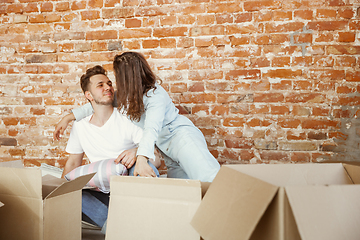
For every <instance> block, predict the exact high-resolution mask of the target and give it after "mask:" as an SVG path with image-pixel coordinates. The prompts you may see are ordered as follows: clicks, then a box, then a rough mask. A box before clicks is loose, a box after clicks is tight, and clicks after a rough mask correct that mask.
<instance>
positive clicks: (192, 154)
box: [54, 52, 220, 182]
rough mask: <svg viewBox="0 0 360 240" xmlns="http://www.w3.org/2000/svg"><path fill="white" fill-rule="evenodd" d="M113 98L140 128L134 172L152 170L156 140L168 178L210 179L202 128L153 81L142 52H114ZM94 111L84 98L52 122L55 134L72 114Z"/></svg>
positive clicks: (212, 171)
mask: <svg viewBox="0 0 360 240" xmlns="http://www.w3.org/2000/svg"><path fill="white" fill-rule="evenodd" d="M113 67H114V73H115V78H116V86H117V93H116V100H115V101H116V102H115V104H116V105H117V107H118V109H119V110H120V111H122V112H123V113H124V114H126V115H127V116H128V117H129V119H130V120H132V121H133V122H134V123H135V124H137V125H138V126H140V127H142V128H143V129H144V132H143V137H142V139H141V141H140V143H139V146H138V149H137V153H136V163H135V164H136V165H135V171H134V175H135V176H136V175H140V176H150V175H151V171H152V169H151V167H150V166H149V165H148V163H147V162H148V159H149V158H152V159H154V145H155V144H156V146H157V148H158V149H159V150H160V152H161V153H162V155H163V157H164V161H165V164H166V166H167V169H168V171H167V175H168V177H171V178H190V179H198V180H201V181H205V182H211V181H212V180H213V179H214V177H215V176H216V174H217V172H218V171H219V169H220V165H219V163H218V161H217V160H216V159H215V158H214V157H213V156H212V154H211V153H210V152H209V150H208V148H207V145H206V141H205V138H204V136H203V134H202V133H201V131H200V130H199V129H198V128H196V127H195V126H194V124H193V123H192V122H191V121H190V120H189V119H188V118H186V117H185V116H182V115H179V113H178V112H179V111H178V109H177V108H176V107H175V105H174V104H173V102H172V100H171V98H170V97H169V95H168V94H167V92H166V91H165V90H164V89H163V88H162V87H161V86H160V85H159V84H158V83H157V78H156V76H155V74H154V73H153V72H152V70H151V68H150V66H149V64H148V62H147V61H146V59H145V58H144V56H143V55H141V54H139V53H136V52H125V53H122V54H120V55H117V56H115V59H114V63H113ZM91 113H92V107H91V105H90V104H89V103H88V104H86V105H84V106H82V107H80V108H77V109H73V110H72V113H71V114H69V115H67V116H65V117H64V118H63V119H62V120H61V121H60V123H59V124H58V125H57V126H56V129H55V132H54V138H58V137H59V135H60V134H62V133H63V132H64V130H65V129H66V127H67V125H68V123H69V122H70V121H71V120H74V119H76V120H80V119H82V118H83V117H85V116H88V115H90V114H91Z"/></svg>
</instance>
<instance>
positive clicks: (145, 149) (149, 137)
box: [137, 90, 166, 159]
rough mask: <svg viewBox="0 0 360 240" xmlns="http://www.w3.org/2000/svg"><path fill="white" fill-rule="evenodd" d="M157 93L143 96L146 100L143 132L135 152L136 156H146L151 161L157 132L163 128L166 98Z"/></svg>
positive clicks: (153, 157) (153, 156)
mask: <svg viewBox="0 0 360 240" xmlns="http://www.w3.org/2000/svg"><path fill="white" fill-rule="evenodd" d="M150 91H153V90H150ZM155 91H156V90H155ZM158 93H159V94H151V95H150V94H149V95H150V96H144V97H146V98H147V99H146V104H145V113H144V115H145V116H144V117H145V119H144V131H143V137H142V138H141V141H140V143H139V148H138V150H137V155H142V156H146V157H148V158H152V159H155V155H154V147H155V143H156V140H157V139H158V136H159V132H160V131H161V130H162V128H163V122H164V118H165V109H166V96H164V95H163V94H161V92H158Z"/></svg>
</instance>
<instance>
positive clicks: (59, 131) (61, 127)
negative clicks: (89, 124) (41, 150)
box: [53, 113, 75, 140]
mask: <svg viewBox="0 0 360 240" xmlns="http://www.w3.org/2000/svg"><path fill="white" fill-rule="evenodd" d="M73 120H75V116H74V114H72V113H70V114H68V115H66V116H65V117H63V118H62V119H61V120H60V122H59V123H58V124H57V125H56V127H55V131H54V133H53V138H54V140H60V139H61V135H63V134H64V132H65V129H66V128H67V126H68V125H69V123H70V122H71V121H73Z"/></svg>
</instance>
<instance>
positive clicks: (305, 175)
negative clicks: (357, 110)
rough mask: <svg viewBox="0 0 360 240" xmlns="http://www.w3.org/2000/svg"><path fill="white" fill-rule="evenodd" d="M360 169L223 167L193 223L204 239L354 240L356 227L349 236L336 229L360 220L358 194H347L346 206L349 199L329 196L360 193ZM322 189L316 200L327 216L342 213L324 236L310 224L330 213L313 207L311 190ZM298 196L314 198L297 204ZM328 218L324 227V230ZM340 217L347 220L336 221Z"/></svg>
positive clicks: (344, 166)
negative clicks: (335, 198)
mask: <svg viewBox="0 0 360 240" xmlns="http://www.w3.org/2000/svg"><path fill="white" fill-rule="evenodd" d="M359 171H360V167H359V166H354V165H348V164H261V165H260V164H258V165H257V164H252V165H224V166H222V167H221V169H220V171H219V173H218V175H217V176H216V177H215V179H214V181H213V183H212V184H211V185H210V187H209V189H208V191H207V193H206V195H205V196H204V198H203V201H202V203H201V205H200V207H199V208H198V210H197V212H196V214H195V215H194V218H193V219H192V221H191V224H192V226H193V227H194V228H195V229H196V230H197V231H198V232H199V233H200V235H201V236H202V237H203V239H205V240H208V239H252V240H254V239H259V240H261V239H269V240H272V239H276V240H279V239H280V240H283V239H289V240H297V239H304V240H308V239H336V238H331V237H329V236H330V235H331V236H340V237H339V238H337V239H356V238H352V236H355V235H356V234H357V236H360V234H358V233H359V232H358V229H356V228H354V226H349V227H348V228H346V231H347V232H349V233H348V234H346V235H344V234H341V235H336V234H332V233H333V232H343V229H340V228H341V227H343V224H344V223H346V222H348V221H349V220H350V221H355V222H356V223H358V222H359V221H358V216H360V212H359V211H360V210H359V209H360V202H359V201H357V202H356V201H355V200H354V199H356V198H357V199H359V198H358V194H353V195H352V197H349V198H350V199H351V200H349V201H350V202H349V205H350V206H348V207H342V205H341V204H340V203H345V202H346V201H345V200H344V199H343V201H342V200H339V201H338V202H337V204H332V202H331V201H326V200H327V198H329V197H332V196H333V195H336V194H340V192H341V191H342V190H343V191H344V195H343V197H345V196H346V197H348V196H349V195H351V193H354V192H356V191H358V189H359V186H358V185H354V184H353V183H357V182H358V181H359V179H358V176H359V175H358V174H359V173H360V172H359ZM326 186H331V187H326ZM333 186H336V187H334V188H335V189H336V190H329V189H332V188H333ZM299 187H302V188H301V189H300V188H299ZM319 187H323V188H325V190H324V191H320V190H319V191H318V192H317V194H320V195H321V196H322V197H321V198H320V197H319V198H318V199H321V200H322V204H323V205H322V207H323V209H326V210H328V211H329V214H330V213H331V214H333V213H334V212H335V213H337V214H338V215H337V218H338V219H337V220H336V221H333V222H331V224H330V225H329V226H331V227H330V228H329V227H328V228H327V229H328V230H327V233H326V234H325V233H324V235H321V234H322V233H321V231H317V232H316V230H315V228H310V227H309V225H311V224H315V221H311V219H310V218H312V216H313V215H317V216H318V218H317V219H316V220H317V224H319V221H321V220H322V219H323V218H326V217H329V216H326V215H323V209H322V208H314V207H313V206H314V205H313V204H314V203H315V200H316V199H317V197H318V196H317V195H316V194H315V195H313V196H312V194H313V193H315V192H316V191H317V190H318V189H317V188H319ZM299 189H300V190H299ZM304 189H305V190H304ZM327 191H330V192H329V193H328V192H327ZM299 195H301V196H302V197H303V198H307V199H312V201H310V200H309V201H308V202H307V201H302V202H300V203H299V201H300V200H299V197H298V196H299ZM350 203H351V204H350ZM335 208H336V209H335ZM350 208H351V209H353V212H351V211H350ZM305 213H308V215H306V214H305ZM339 213H342V214H339ZM329 214H328V215H329ZM354 215H356V216H354ZM312 219H314V218H312ZM326 220H327V219H324V221H323V222H322V223H324V224H323V225H322V226H321V227H322V228H324V229H325V228H326V223H327V221H326ZM339 221H341V222H342V223H343V224H336V223H338V222H339ZM303 223H307V224H303ZM299 224H300V225H299ZM350 225H351V224H350ZM312 226H313V225H312Z"/></svg>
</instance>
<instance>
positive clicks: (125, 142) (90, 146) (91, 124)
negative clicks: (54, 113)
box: [62, 66, 160, 227]
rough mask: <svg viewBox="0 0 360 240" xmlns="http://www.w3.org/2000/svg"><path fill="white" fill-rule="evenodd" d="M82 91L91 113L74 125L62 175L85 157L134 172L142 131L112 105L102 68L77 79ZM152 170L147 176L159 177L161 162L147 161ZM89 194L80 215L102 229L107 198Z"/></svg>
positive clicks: (90, 71) (112, 92)
mask: <svg viewBox="0 0 360 240" xmlns="http://www.w3.org/2000/svg"><path fill="white" fill-rule="evenodd" d="M80 84H81V88H82V90H83V92H84V94H85V97H86V98H87V99H88V100H89V102H90V103H91V105H92V107H93V109H94V113H93V114H92V115H91V116H89V117H86V118H84V119H82V120H81V121H78V122H74V124H73V128H72V130H71V133H70V137H69V140H68V143H67V146H66V152H68V153H69V154H70V156H69V158H68V161H67V162H66V164H65V168H64V171H63V174H62V177H64V176H65V175H66V174H67V173H69V172H71V171H72V170H73V169H75V168H77V167H79V166H81V163H82V160H83V157H84V154H86V156H87V157H88V158H89V160H90V162H95V161H100V160H105V159H115V160H114V161H115V162H116V163H117V164H119V163H121V164H123V165H124V166H125V167H127V168H128V169H129V175H131V174H132V173H133V168H134V163H135V160H136V147H137V144H138V143H139V141H140V139H141V137H142V132H143V130H142V129H141V128H140V127H138V126H136V125H135V124H133V123H132V122H131V121H130V120H129V119H128V118H127V117H126V116H125V115H123V114H121V113H120V112H119V111H118V110H117V109H116V108H114V107H113V106H112V103H113V101H114V88H113V86H112V82H111V81H110V80H109V78H108V77H107V76H106V71H105V69H104V68H102V67H101V66H95V67H93V68H90V69H88V70H87V71H86V73H85V74H84V75H83V76H81V79H80ZM149 165H150V166H151V168H152V171H151V174H150V176H152V177H156V176H158V174H159V173H158V171H157V167H159V166H160V160H159V159H158V158H157V159H155V160H152V159H151V160H149ZM95 195H99V193H96V194H95V193H92V192H89V191H84V192H83V213H84V214H85V215H87V217H89V218H90V219H91V220H92V221H93V223H95V224H97V225H99V226H100V227H102V226H103V224H104V222H105V220H106V217H107V206H106V205H108V196H103V195H101V194H100V196H96V197H94V196H95Z"/></svg>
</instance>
